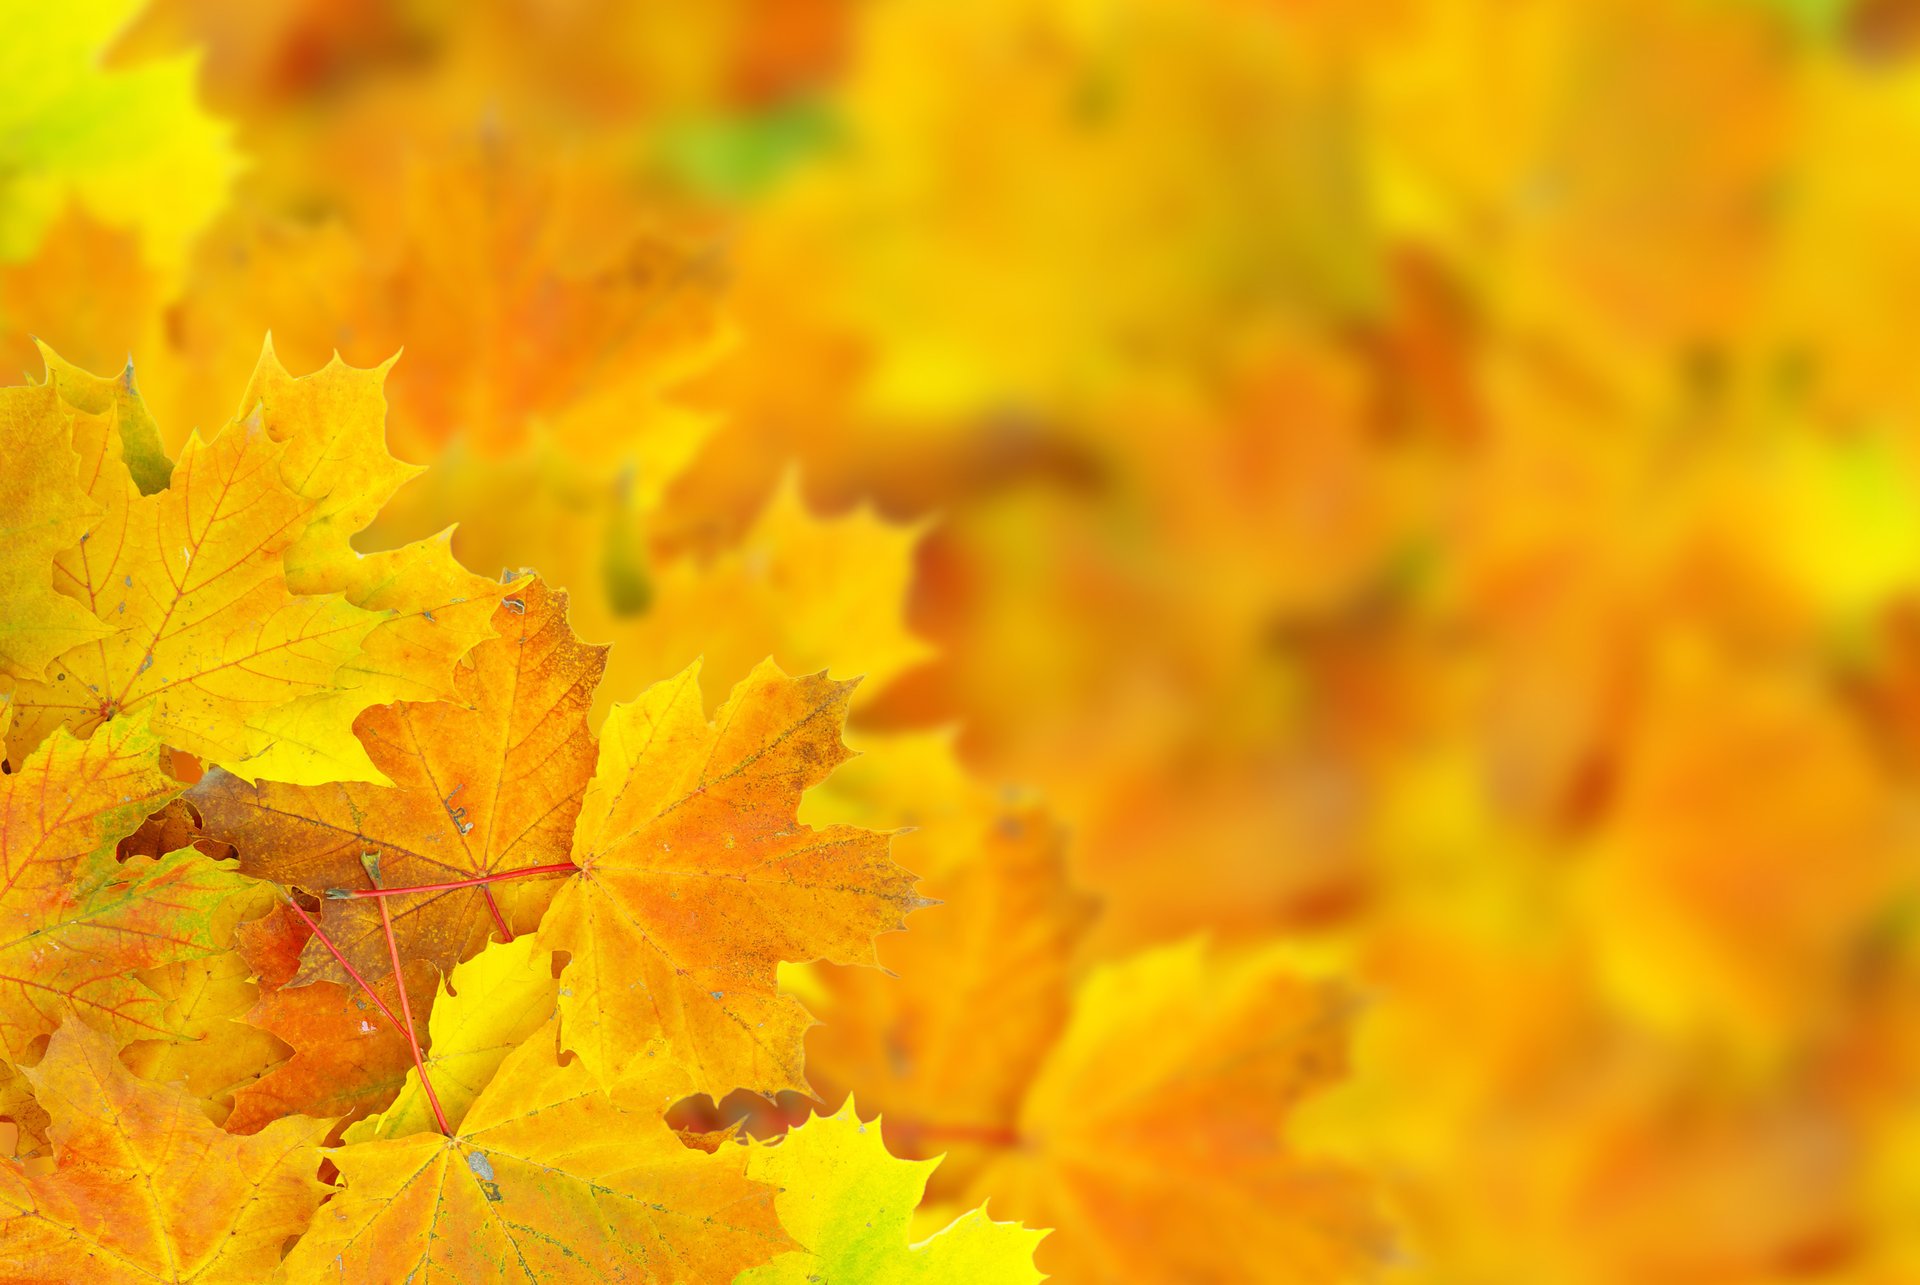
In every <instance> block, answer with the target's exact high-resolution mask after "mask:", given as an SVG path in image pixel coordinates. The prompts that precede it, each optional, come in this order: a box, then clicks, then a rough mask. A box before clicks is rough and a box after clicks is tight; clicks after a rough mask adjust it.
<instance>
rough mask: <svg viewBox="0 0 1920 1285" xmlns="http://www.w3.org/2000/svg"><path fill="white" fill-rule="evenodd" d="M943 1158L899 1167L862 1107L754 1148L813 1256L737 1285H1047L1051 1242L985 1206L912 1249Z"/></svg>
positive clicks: (752, 1171)
mask: <svg viewBox="0 0 1920 1285" xmlns="http://www.w3.org/2000/svg"><path fill="white" fill-rule="evenodd" d="M939 1163H940V1162H939V1161H938V1160H923V1161H912V1160H897V1159H895V1158H894V1157H892V1156H891V1155H889V1154H887V1148H886V1144H885V1143H884V1142H883V1141H881V1131H880V1123H879V1121H877V1120H876V1121H874V1122H873V1123H871V1124H866V1123H863V1122H862V1121H861V1119H860V1117H859V1116H858V1115H857V1114H856V1113H855V1111H854V1107H853V1100H852V1099H851V1098H849V1099H848V1100H847V1103H846V1105H844V1106H842V1107H841V1108H840V1110H839V1111H837V1112H835V1113H834V1114H833V1115H830V1116H817V1117H815V1118H814V1119H811V1120H808V1121H805V1122H804V1123H801V1124H798V1125H796V1126H794V1127H793V1128H792V1129H790V1130H788V1131H787V1133H786V1135H785V1136H784V1137H783V1138H781V1139H780V1140H779V1141H778V1142H774V1143H770V1144H764V1145H760V1146H756V1147H754V1148H753V1158H752V1159H751V1160H750V1161H749V1162H748V1164H747V1176H748V1177H749V1178H754V1179H757V1180H759V1181H761V1182H768V1183H772V1184H773V1185H775V1186H777V1187H778V1188H780V1195H779V1197H778V1198H777V1199H776V1200H775V1201H774V1206H775V1208H776V1209H777V1210H778V1211H779V1214H780V1225H781V1226H782V1227H784V1228H785V1229H786V1231H787V1234H788V1235H790V1236H792V1237H793V1238H794V1239H795V1240H796V1241H799V1242H800V1243H801V1244H802V1245H805V1246H806V1248H805V1249H803V1250H795V1251H793V1252H791V1253H786V1254H782V1255H780V1257H778V1258H776V1259H774V1260H773V1261H772V1262H771V1263H768V1264H767V1265H765V1266H764V1267H756V1268H754V1269H752V1270H751V1271H748V1272H744V1273H742V1274H741V1276H740V1277H739V1278H738V1280H736V1281H735V1283H734V1285H807V1283H808V1282H810V1281H830V1282H832V1283H833V1285H916V1283H920V1282H925V1283H927V1285H932V1283H934V1282H942V1281H966V1282H969V1285H973V1283H974V1282H978V1285H1039V1282H1040V1281H1041V1280H1042V1279H1043V1277H1042V1276H1041V1274H1040V1273H1039V1272H1038V1271H1037V1270H1036V1269H1035V1268H1034V1265H1033V1251H1034V1247H1035V1246H1036V1245H1038V1244H1039V1243H1040V1241H1041V1240H1042V1239H1043V1238H1044V1237H1045V1236H1046V1235H1047V1233H1046V1232H1045V1231H1029V1230H1027V1229H1026V1228H1024V1227H1022V1226H1020V1225H1019V1224H1018V1223H997V1222H993V1221H992V1220H990V1219H989V1218H988V1217H987V1212H986V1209H985V1208H984V1207H982V1208H980V1209H975V1210H971V1211H969V1212H967V1213H965V1214H963V1215H961V1216H960V1217H959V1218H957V1219H955V1220H954V1221H953V1222H952V1223H951V1224H950V1225H948V1226H947V1227H945V1228H942V1229H941V1230H940V1231H938V1232H936V1233H935V1234H934V1235H932V1236H931V1237H928V1238H927V1239H925V1240H923V1241H920V1242H919V1243H917V1244H913V1245H909V1244H908V1243H907V1240H908V1227H909V1225H910V1223H911V1221H912V1219H913V1211H914V1208H915V1207H916V1206H917V1205H919V1203H920V1197H921V1195H922V1193H923V1192H924V1191H925V1190H926V1185H927V1175H928V1174H929V1173H931V1172H932V1171H933V1170H934V1169H935V1168H936V1167H937V1166H938V1165H939Z"/></svg>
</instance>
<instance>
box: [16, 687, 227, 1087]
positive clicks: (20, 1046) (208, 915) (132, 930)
mask: <svg viewBox="0 0 1920 1285" xmlns="http://www.w3.org/2000/svg"><path fill="white" fill-rule="evenodd" d="M160 755H161V749H160V745H159V743H158V742H157V741H156V740H155V738H154V736H153V734H152V733H151V732H150V731H149V730H148V729H147V728H146V726H145V725H144V721H143V720H141V719H116V720H115V721H114V722H113V723H112V724H111V725H110V726H109V727H107V728H105V729H104V730H103V731H102V732H101V734H100V735H98V736H96V737H93V738H92V739H90V740H86V741H77V740H75V739H74V738H73V737H72V736H70V735H68V734H67V733H66V732H64V731H62V732H56V733H55V734H54V736H53V737H52V738H51V739H49V740H48V741H47V742H46V743H45V744H43V745H42V746H41V747H40V748H39V749H37V750H35V751H34V752H33V753H32V754H31V755H29V756H28V757H27V759H26V760H25V761H24V762H23V763H21V765H20V769H19V771H17V772H13V773H10V774H8V775H6V776H0V873H4V875H5V882H4V883H3V884H0V940H3V941H4V943H5V944H4V945H0V1049H4V1050H5V1051H6V1053H7V1054H8V1055H9V1056H10V1057H12V1058H14V1059H16V1060H18V1059H19V1058H21V1057H23V1056H25V1055H26V1052H27V1048H28V1046H29V1045H30V1044H31V1043H32V1042H33V1041H34V1040H35V1039H36V1038H37V1037H39V1036H41V1035H45V1034H49V1033H51V1032H52V1031H53V1030H54V1028H55V1027H57V1026H58V1025H59V1024H60V1022H61V1021H62V1020H63V1019H64V1018H65V1016H66V1015H67V1014H69V1013H75V1012H77V1013H78V1014H79V1015H80V1016H81V1017H83V1018H84V1019H85V1020H86V1021H87V1022H88V1023H90V1024H92V1025H95V1026H97V1027H99V1028H100V1029H102V1030H104V1031H106V1032H107V1033H109V1034H110V1035H112V1036H113V1037H114V1038H115V1039H116V1040H118V1041H119V1042H121V1043H125V1042H126V1041H127V1040H130V1039H137V1038H143V1037H145V1038H151V1037H161V1038H171V1037H173V1036H175V1035H178V1034H179V1032H178V1031H176V1030H174V1029H173V1028H172V1026H171V1025H170V1023H169V1022H168V1020H167V1017H166V1013H165V1009H166V1002H165V1000H164V999H163V998H162V997H161V996H160V995H158V994H157V993H155V992H154V991H153V990H152V989H151V988H150V987H149V986H147V985H146V983H144V982H143V981H141V980H140V978H139V977H138V976H137V975H136V972H135V970H138V969H144V968H153V967H157V966H160V965H164V964H169V963H172V962H174V961H177V960H182V959H193V958H196V957H200V956H205V955H211V954H214V953H216V952H218V951H219V950H220V949H221V948H222V947H223V946H224V944H225V933H226V932H229V931H231V929H232V926H233V923H234V921H235V919H236V918H237V917H238V914H239V913H240V910H241V907H242V906H243V905H244V897H243V894H245V893H247V892H248V890H249V889H250V887H251V885H250V883H249V881H248V880H247V879H245V878H244V877H243V876H241V875H240V874H238V873H237V872H235V871H233V870H231V869H227V868H224V867H222V866H219V865H216V864H215V863H214V862H212V861H209V860H208V859H207V858H206V857H204V856H202V855H201V854H200V853H198V852H195V851H193V850H192V849H187V850H184V851H180V852H175V853H172V854H170V855H168V856H165V857H162V858H160V859H158V860H155V859H152V858H148V857H135V858H132V859H130V860H128V861H126V862H125V863H122V862H120V861H117V860H116V859H115V856H114V846H115V842H116V841H117V840H118V839H119V837H120V836H121V835H122V834H126V833H128V832H130V831H132V830H133V829H134V828H135V827H136V826H138V825H139V823H140V817H141V816H142V814H144V813H146V812H148V811H150V810H152V809H153V808H155V807H158V806H159V805H160V804H162V803H164V802H166V801H167V800H168V799H170V798H171V797H173V795H174V794H175V793H177V792H178V791H179V790H180V788H181V787H180V785H179V783H178V782H176V781H174V780H172V779H171V778H169V777H167V776H166V775H165V774H164V773H163V772H162V771H161V770H160Z"/></svg>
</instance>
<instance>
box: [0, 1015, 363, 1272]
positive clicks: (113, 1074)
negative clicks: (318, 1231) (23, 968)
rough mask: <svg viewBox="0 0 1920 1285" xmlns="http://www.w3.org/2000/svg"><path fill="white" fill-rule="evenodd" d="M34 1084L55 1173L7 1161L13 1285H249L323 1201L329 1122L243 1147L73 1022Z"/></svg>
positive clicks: (3, 1226)
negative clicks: (20, 1283)
mask: <svg viewBox="0 0 1920 1285" xmlns="http://www.w3.org/2000/svg"><path fill="white" fill-rule="evenodd" d="M26 1076H27V1078H28V1079H29V1080H31V1081H32V1084H33V1089H34V1093H35V1096H36V1097H37V1098H38V1099H39V1101H40V1102H41V1103H42V1104H43V1105H44V1106H45V1107H46V1109H47V1112H48V1114H49V1116H50V1117H51V1120H52V1124H51V1129H50V1133H51V1137H52V1141H53V1148H54V1153H55V1164H54V1166H53V1167H52V1168H50V1169H49V1168H45V1167H42V1166H37V1165H27V1164H22V1163H20V1162H17V1161H12V1160H0V1244H3V1245H5V1246H6V1262H7V1270H8V1275H9V1277H10V1278H11V1279H19V1280H47V1281H51V1280H62V1281H73V1280H86V1281H96V1282H101V1283H102V1285H119V1283H120V1282H152V1281H173V1282H197V1283H198V1285H216V1282H232V1283H233V1285H252V1283H253V1282H258V1281H263V1280H266V1279H267V1278H268V1277H270V1276H271V1275H272V1274H273V1273H274V1271H275V1269H276V1268H277V1267H278V1266H279V1263H280V1252H281V1248H282V1246H283V1245H284V1244H285V1243H286V1241H287V1239H288V1238H289V1237H291V1236H294V1235H296V1234H298V1233H299V1232H300V1231H301V1230H303V1229H304V1228H305V1227H306V1226H307V1223H308V1220H309V1219H310V1218H311V1217H312V1215H313V1210H314V1207H315V1206H316V1205H318V1204H319V1203H320V1199H321V1197H322V1196H323V1195H324V1194H325V1192H326V1188H325V1187H324V1186H322V1185H321V1183H320V1182H319V1181H318V1180H317V1179H316V1178H315V1172H316V1171H317V1169H318V1168H319V1164H320V1159H321V1153H320V1151H319V1150H318V1148H317V1146H316V1145H315V1144H317V1143H318V1142H319V1141H320V1138H321V1135H322V1134H324V1133H325V1132H326V1125H325V1124H324V1123H323V1122H320V1121H315V1120H281V1121H278V1122H276V1123H275V1124H273V1125H272V1126H271V1127H269V1128H267V1129H265V1130H263V1131H262V1132H261V1133H259V1134H257V1135H255V1136H254V1137H251V1138H236V1137H234V1136H232V1135H231V1134H228V1133H226V1132H224V1131H222V1130H221V1129H218V1128H216V1127H215V1126H214V1125H212V1124H210V1123H208V1121H207V1120H206V1119H205V1117H203V1116H202V1115H201V1114H200V1109H199V1105H198V1104H197V1103H196V1102H195V1101H194V1099H192V1098H190V1097H188V1096H186V1095H185V1094H183V1093H181V1092H179V1091H178V1090H176V1089H172V1088H168V1087H165V1086H162V1085H156V1084H149V1083H147V1082H145V1081H143V1080H138V1079H135V1078H134V1077H133V1076H132V1075H131V1074H130V1073H128V1072H127V1070H126V1069H125V1068H124V1067H122V1066H121V1065H120V1063H119V1061H118V1059H116V1058H115V1056H114V1046H113V1042H112V1040H111V1039H109V1038H108V1037H107V1036H105V1035H102V1034H100V1033H98V1032H96V1031H93V1030H90V1029H88V1028H87V1027H85V1026H82V1025H80V1024H78V1023H68V1024H67V1025H65V1026H63V1027H62V1028H61V1029H60V1030H58V1031H57V1032H55V1033H54V1036H53V1039H52V1041H51V1042H50V1043H49V1045H48V1047H47V1055H46V1057H45V1058H43V1059H42V1060H41V1062H40V1065H39V1066H38V1067H36V1068H34V1069H32V1070H30V1071H27V1072H26ZM15 1273H18V1275H15Z"/></svg>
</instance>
